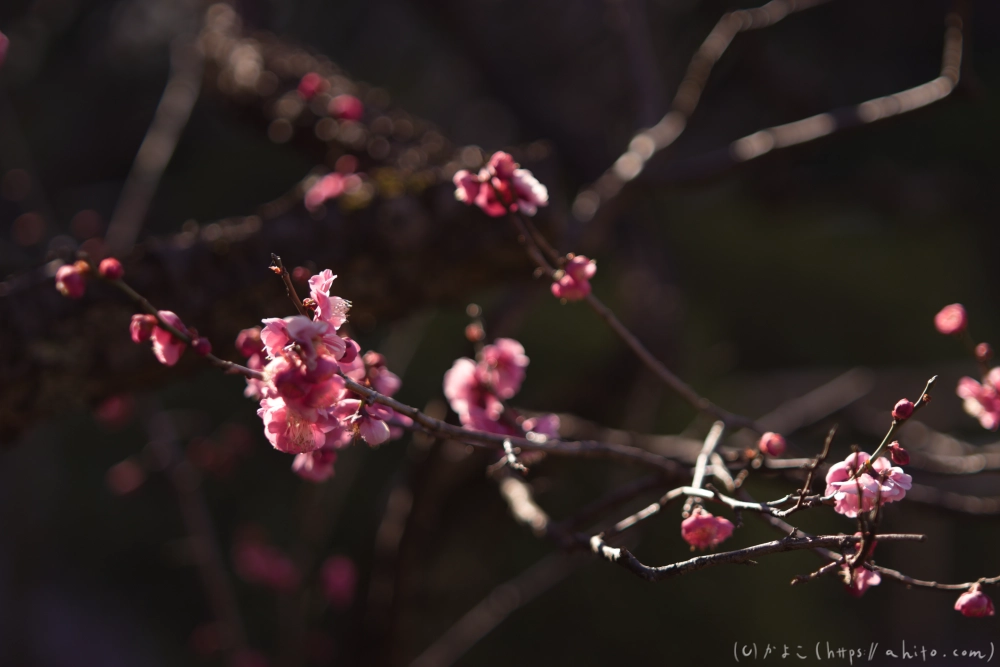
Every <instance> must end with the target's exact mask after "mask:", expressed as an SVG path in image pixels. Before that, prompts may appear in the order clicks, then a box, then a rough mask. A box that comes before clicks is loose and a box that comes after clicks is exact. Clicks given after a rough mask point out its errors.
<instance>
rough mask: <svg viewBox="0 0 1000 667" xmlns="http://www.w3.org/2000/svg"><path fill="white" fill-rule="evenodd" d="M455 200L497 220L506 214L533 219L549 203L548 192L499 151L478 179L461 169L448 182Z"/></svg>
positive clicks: (476, 176)
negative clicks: (539, 208) (476, 208)
mask: <svg viewBox="0 0 1000 667" xmlns="http://www.w3.org/2000/svg"><path fill="white" fill-rule="evenodd" d="M452 180H453V182H454V183H455V199H457V200H458V201H460V202H463V203H465V204H473V203H474V204H475V205H476V206H478V207H479V208H481V209H482V210H483V212H484V213H486V214H487V215H489V216H492V217H494V218H498V217H500V216H502V215H505V214H506V213H507V212H508V211H512V212H513V211H520V212H521V213H523V214H525V215H534V214H535V213H536V212H537V211H538V207H539V206H545V205H547V204H548V203H549V192H548V190H547V189H546V188H545V186H544V185H542V184H541V183H539V182H538V180H537V179H536V178H535V177H534V176H533V175H532V173H531V172H530V171H528V170H527V169H520V168H519V166H518V164H517V163H516V162H514V158H513V157H511V156H510V154H508V153H504V152H503V151H499V152H496V153H494V154H493V156H492V157H491V158H490V161H489V163H488V164H487V165H486V166H485V167H483V168H482V169H481V170H480V171H479V174H478V175H475V174H473V173H472V172H470V171H468V170H465V169H462V170H460V171H458V172H456V173H455V176H454V178H453V179H452Z"/></svg>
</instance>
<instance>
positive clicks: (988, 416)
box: [955, 367, 1000, 431]
mask: <svg viewBox="0 0 1000 667" xmlns="http://www.w3.org/2000/svg"><path fill="white" fill-rule="evenodd" d="M955 393H956V394H958V397H959V398H961V399H963V400H964V401H965V403H964V404H963V406H962V407H964V408H965V411H966V412H967V413H969V414H970V415H972V416H973V417H975V418H977V419H978V420H979V423H980V424H982V426H983V428H985V429H988V430H990V431H995V430H997V427H1000V367H997V368H994V369H992V370H991V371H990V372H989V373H988V374H987V375H986V380H985V382H984V383H983V384H979V383H978V382H976V381H975V380H973V379H972V378H970V377H964V378H962V379H961V380H959V381H958V388H957V389H956V390H955Z"/></svg>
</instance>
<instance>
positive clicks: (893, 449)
mask: <svg viewBox="0 0 1000 667" xmlns="http://www.w3.org/2000/svg"><path fill="white" fill-rule="evenodd" d="M888 449H889V458H890V459H892V462H893V463H895V464H896V465H898V466H905V465H909V464H910V453H909V452H908V451H906V450H905V449H903V448H902V447H900V446H899V443H898V442H893V443H891V444H890V445H889V448H888Z"/></svg>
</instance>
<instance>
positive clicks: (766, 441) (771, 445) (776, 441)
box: [757, 431, 785, 456]
mask: <svg viewBox="0 0 1000 667" xmlns="http://www.w3.org/2000/svg"><path fill="white" fill-rule="evenodd" d="M757 446H758V447H759V448H760V453H761V454H767V455H768V456H781V455H782V454H784V453H785V438H784V437H782V435H781V434H780V433H772V432H771V431H768V432H767V433H765V434H764V435H762V436H760V442H758V443H757Z"/></svg>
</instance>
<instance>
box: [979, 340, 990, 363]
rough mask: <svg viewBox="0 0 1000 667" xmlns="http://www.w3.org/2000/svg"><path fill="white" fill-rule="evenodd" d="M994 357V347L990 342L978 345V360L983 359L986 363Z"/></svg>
mask: <svg viewBox="0 0 1000 667" xmlns="http://www.w3.org/2000/svg"><path fill="white" fill-rule="evenodd" d="M992 358H993V348H992V347H990V344H989V343H980V344H979V345H977V346H976V361H981V362H983V363H984V364H985V363H987V362H988V361H989V360H990V359H992Z"/></svg>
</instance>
